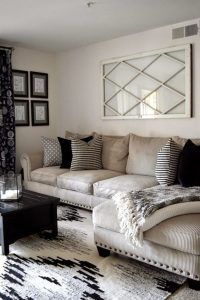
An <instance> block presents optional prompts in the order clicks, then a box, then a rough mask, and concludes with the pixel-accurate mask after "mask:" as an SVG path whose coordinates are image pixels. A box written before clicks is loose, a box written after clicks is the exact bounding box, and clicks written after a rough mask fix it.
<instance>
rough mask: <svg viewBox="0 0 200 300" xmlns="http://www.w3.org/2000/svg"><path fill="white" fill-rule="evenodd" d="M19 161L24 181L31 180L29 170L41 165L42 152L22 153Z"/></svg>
mask: <svg viewBox="0 0 200 300" xmlns="http://www.w3.org/2000/svg"><path fill="white" fill-rule="evenodd" d="M20 163H21V166H22V169H23V172H24V183H26V182H27V181H30V180H31V171H33V170H35V169H38V168H41V167H43V153H32V154H27V153H23V154H22V155H21V157H20Z"/></svg>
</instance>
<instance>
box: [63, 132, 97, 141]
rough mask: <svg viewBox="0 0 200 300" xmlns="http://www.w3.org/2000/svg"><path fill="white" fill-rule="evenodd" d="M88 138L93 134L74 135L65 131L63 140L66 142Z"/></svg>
mask: <svg viewBox="0 0 200 300" xmlns="http://www.w3.org/2000/svg"><path fill="white" fill-rule="evenodd" d="M88 136H93V137H94V136H95V132H92V133H90V134H80V133H75V132H71V131H68V130H65V138H66V139H68V140H71V139H74V138H75V139H84V138H87V137H88Z"/></svg>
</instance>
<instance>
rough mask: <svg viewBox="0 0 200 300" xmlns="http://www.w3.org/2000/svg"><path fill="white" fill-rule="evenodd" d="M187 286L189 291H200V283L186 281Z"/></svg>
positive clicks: (190, 280)
mask: <svg viewBox="0 0 200 300" xmlns="http://www.w3.org/2000/svg"><path fill="white" fill-rule="evenodd" d="M188 285H189V288H190V289H192V290H196V291H200V281H197V280H193V279H188Z"/></svg>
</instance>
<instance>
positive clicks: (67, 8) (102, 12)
mask: <svg viewBox="0 0 200 300" xmlns="http://www.w3.org/2000/svg"><path fill="white" fill-rule="evenodd" d="M94 1H95V2H96V3H95V4H94V5H92V6H91V7H90V8H88V6H87V5H86V3H87V2H88V1H87V0H0V41H4V42H5V43H6V42H7V43H12V44H14V45H19V46H25V47H31V48H36V49H40V50H45V51H52V52H58V51H65V50H69V49H73V48H77V47H81V46H85V45H88V44H91V43H95V42H100V41H105V40H109V39H112V38H116V37H119V36H123V35H128V34H131V33H136V32H141V31H145V30H147V29H152V28H156V27H160V26H164V25H169V24H174V23H178V22H182V21H186V20H191V19H195V18H199V17H200V0H94Z"/></svg>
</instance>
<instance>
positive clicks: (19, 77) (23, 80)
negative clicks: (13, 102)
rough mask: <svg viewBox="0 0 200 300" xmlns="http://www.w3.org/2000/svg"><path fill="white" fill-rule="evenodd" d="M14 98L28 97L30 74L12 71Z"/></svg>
mask: <svg viewBox="0 0 200 300" xmlns="http://www.w3.org/2000/svg"><path fill="white" fill-rule="evenodd" d="M12 73H13V90H14V97H25V98H26V97H28V72H27V71H22V70H12Z"/></svg>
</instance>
